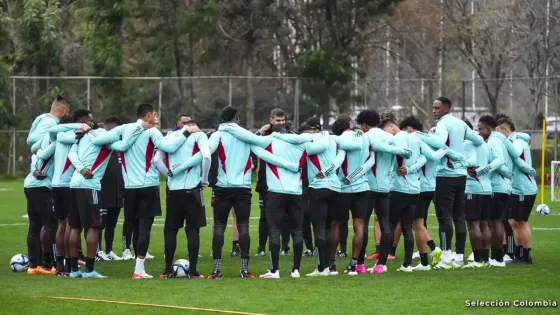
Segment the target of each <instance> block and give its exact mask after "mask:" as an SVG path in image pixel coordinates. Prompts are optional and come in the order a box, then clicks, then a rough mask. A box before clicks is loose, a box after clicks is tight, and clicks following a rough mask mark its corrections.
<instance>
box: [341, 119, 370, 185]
mask: <svg viewBox="0 0 560 315" xmlns="http://www.w3.org/2000/svg"><path fill="white" fill-rule="evenodd" d="M337 140H338V147H339V148H341V149H343V150H344V151H346V157H345V158H344V162H342V165H341V166H340V171H339V172H338V175H339V178H340V179H341V180H342V179H344V178H346V177H348V176H350V175H352V173H354V172H359V171H361V169H360V168H361V166H362V165H364V163H366V161H367V160H368V158H370V149H369V140H368V138H367V136H365V135H364V133H362V132H361V131H356V132H354V131H352V130H346V131H344V132H343V133H342V135H340V137H338V138H337ZM356 148H357V149H356ZM367 190H369V183H368V179H367V177H366V174H364V175H362V176H360V177H359V178H357V179H353V180H352V181H351V182H350V185H346V184H342V192H343V193H355V192H363V191H367Z"/></svg>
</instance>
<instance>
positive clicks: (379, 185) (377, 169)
mask: <svg viewBox="0 0 560 315" xmlns="http://www.w3.org/2000/svg"><path fill="white" fill-rule="evenodd" d="M366 135H367V136H368V137H369V140H370V143H373V142H384V141H390V140H392V139H393V135H392V134H390V133H388V132H386V131H384V130H382V129H380V128H372V129H370V130H369V131H368V132H366ZM374 152H375V154H372V157H371V158H374V159H375V164H374V165H373V167H372V169H371V173H370V172H368V175H369V176H368V182H369V186H370V189H371V190H373V191H375V192H380V193H388V192H389V190H390V188H391V180H390V177H391V167H392V165H393V161H394V160H395V155H393V154H391V153H387V152H382V151H374Z"/></svg>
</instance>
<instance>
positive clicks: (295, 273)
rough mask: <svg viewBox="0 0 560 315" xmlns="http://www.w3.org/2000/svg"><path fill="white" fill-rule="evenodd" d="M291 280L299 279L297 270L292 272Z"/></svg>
mask: <svg viewBox="0 0 560 315" xmlns="http://www.w3.org/2000/svg"><path fill="white" fill-rule="evenodd" d="M290 276H291V277H292V278H299V270H297V269H296V270H294V271H292V274H291V275H290Z"/></svg>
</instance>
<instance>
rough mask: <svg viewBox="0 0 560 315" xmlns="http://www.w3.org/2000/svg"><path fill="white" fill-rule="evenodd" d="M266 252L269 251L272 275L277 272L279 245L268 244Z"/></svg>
mask: <svg viewBox="0 0 560 315" xmlns="http://www.w3.org/2000/svg"><path fill="white" fill-rule="evenodd" d="M268 250H269V251H270V260H271V262H270V263H271V266H270V272H272V273H274V272H276V270H278V264H279V262H280V245H276V244H269V245H268Z"/></svg>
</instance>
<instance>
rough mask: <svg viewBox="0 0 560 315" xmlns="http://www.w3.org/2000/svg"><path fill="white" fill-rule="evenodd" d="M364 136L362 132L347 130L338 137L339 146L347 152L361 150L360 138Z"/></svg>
mask: <svg viewBox="0 0 560 315" xmlns="http://www.w3.org/2000/svg"><path fill="white" fill-rule="evenodd" d="M363 136H364V134H363V133H362V132H345V133H343V134H342V135H341V136H340V137H338V139H337V142H338V147H339V148H341V149H342V150H344V151H346V152H348V151H356V150H360V149H361V148H362V141H360V139H361V137H363Z"/></svg>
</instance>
